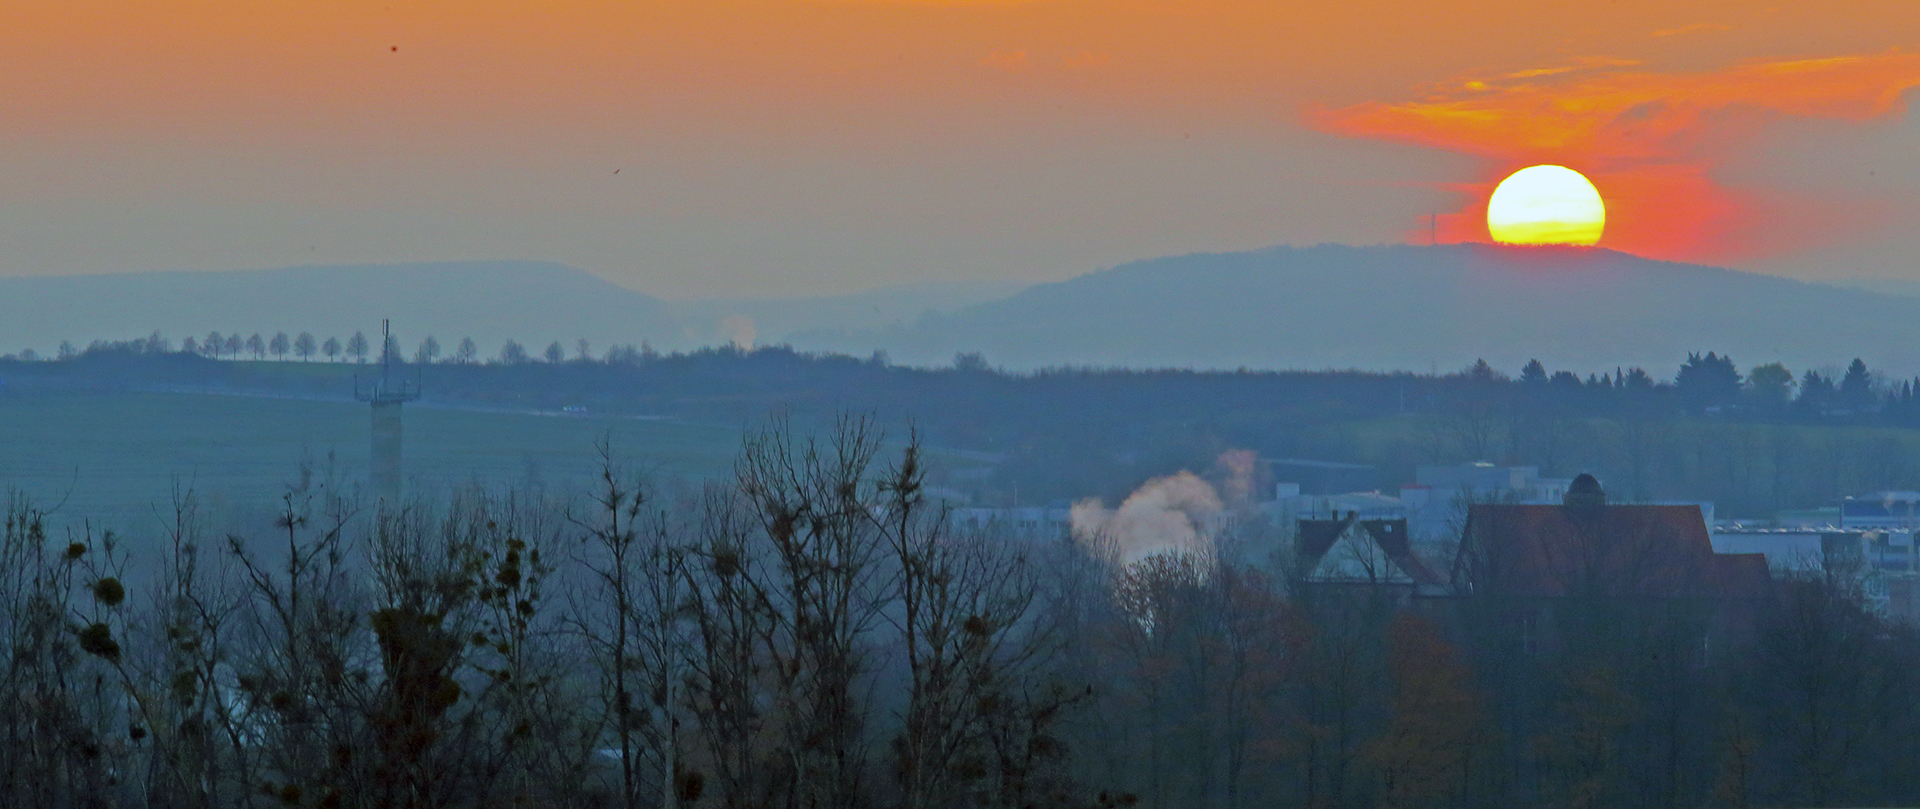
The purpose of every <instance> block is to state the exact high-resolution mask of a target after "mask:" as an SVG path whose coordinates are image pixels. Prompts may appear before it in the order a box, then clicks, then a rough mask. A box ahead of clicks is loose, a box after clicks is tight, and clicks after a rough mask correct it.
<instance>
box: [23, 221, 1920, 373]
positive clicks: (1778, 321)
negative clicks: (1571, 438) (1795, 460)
mask: <svg viewBox="0 0 1920 809" xmlns="http://www.w3.org/2000/svg"><path fill="white" fill-rule="evenodd" d="M736 313H737V314H739V315H746V316H747V317H746V318H745V319H744V320H743V319H742V318H739V317H737V316H736ZM923 313H924V314H923ZM1917 314H1920V307H1916V305H1915V302H1914V300H1913V299H1912V298H1910V297H1904V296H1899V295H1890V294H1884V293H1881V292H1875V291H1869V290H1862V289H1843V288H1839V287H1832V286H1824V285H1820V284H1810V283H1804V282H1800V281H1794V280H1790V279H1785V278H1778V277H1773V276H1766V275H1757V274H1753V273H1745V272H1738V271H1734V270H1727V269H1720V268H1716V267H1705V266H1699V265H1691V264H1682V263H1676V262H1664V261H1653V260H1649V259H1644V258H1639V257H1636V256H1632V255H1628V254H1625V253H1619V252H1615V251H1611V250H1604V249H1591V248H1515V247H1501V246H1493V245H1479V244H1466V245H1443V246H1439V247H1414V246H1380V247H1347V246H1337V245H1323V246H1318V247H1272V248H1266V249H1261V250H1251V251H1245V252H1234V253H1196V254H1192V255H1185V256H1170V257H1165V258H1156V259H1149V260H1145V261H1137V262H1132V263H1129V264H1124V265H1120V266H1118V267H1114V268H1111V269H1106V270H1100V271H1096V272H1091V273H1087V274H1085V275H1081V276H1079V277H1076V278H1072V279H1069V280H1066V281H1061V282H1058V283H1050V284H1041V285H1037V286H1032V287H1027V288H1025V289H1017V288H1015V287H1013V286H1011V285H1005V284H990V283H972V284H966V283H961V284H945V285H938V284H935V285H910V286H905V287H894V288H884V289H879V290H872V291H869V292H864V293H856V294H852V295H841V296H828V297H821V298H813V299H761V300H749V299H731V300H708V301H689V302H667V301H662V300H660V299H658V298H654V297H652V296H649V295H646V294H643V293H641V292H637V291H634V290H632V289H628V288H626V287H623V286H620V285H618V284H614V283H612V282H609V281H607V280H605V279H602V278H600V277H598V276H595V275H593V274H591V273H588V272H586V271H584V270H580V269H577V268H574V267H569V266H566V265H563V264H555V263H550V262H535V261H461V262H434V263H413V264H389V265H347V266H307V267H290V268H285V269H273V270H246V271H225V272H182V271H175V272H152V273H129V274H121V275H90V276H55V277H37V278H0V352H4V351H14V350H18V348H19V347H22V346H35V347H36V348H37V349H38V350H41V351H43V352H44V351H48V350H50V349H51V348H52V347H53V346H54V345H56V344H57V343H58V342H59V341H60V340H72V341H74V342H76V343H80V344H84V343H85V342H87V341H89V340H93V339H127V338H133V337H141V336H145V335H146V334H148V333H149V332H153V331H159V332H161V333H162V334H164V335H166V336H167V337H169V338H171V339H173V340H175V341H176V342H177V341H178V340H180V339H181V338H183V337H186V336H189V335H191V336H194V337H196V338H197V337H203V336H204V335H205V334H206V333H207V332H208V331H210V330H215V329H217V330H219V331H221V332H223V333H226V332H233V331H239V332H241V333H243V334H252V333H254V332H259V333H262V334H265V335H269V336H270V335H271V334H272V333H273V332H275V331H279V330H286V331H288V332H290V333H294V334H297V333H299V332H300V331H303V330H305V331H311V332H313V333H314V334H315V335H316V336H318V337H321V338H323V339H324V338H325V337H328V336H339V337H341V338H343V339H344V338H345V337H347V336H349V335H351V334H352V333H353V332H354V331H355V330H361V331H365V332H367V334H368V335H369V336H370V337H372V336H374V335H375V334H376V333H377V331H378V329H379V326H380V319H381V318H392V319H393V321H394V328H395V334H396V336H397V337H398V338H399V339H400V341H401V345H402V347H403V349H405V350H406V351H408V352H411V351H412V350H413V347H414V346H415V345H416V344H417V343H418V341H419V340H420V338H421V337H424V336H426V335H429V334H431V335H433V336H435V337H437V338H439V340H440V342H441V344H442V346H443V351H446V352H450V351H451V350H452V348H453V346H454V344H456V343H457V342H458V340H459V339H460V338H461V337H465V336H471V337H473V338H474V339H475V340H476V341H477V342H478V343H479V344H480V351H481V353H482V355H483V356H488V357H491V356H494V355H495V354H496V353H497V352H498V350H499V346H500V344H501V342H503V341H504V340H506V339H509V338H511V339H514V340H518V341H519V342H521V343H522V344H523V345H525V346H526V347H527V349H528V350H529V351H530V352H533V353H536V354H537V353H538V352H539V351H540V350H541V349H543V348H544V347H545V346H546V345H547V344H548V343H549V342H552V341H559V342H560V343H562V345H563V346H565V347H566V348H567V350H568V351H569V353H571V352H572V350H573V343H574V340H576V339H577V338H582V337H584V338H586V339H588V340H589V341H590V342H591V343H592V347H593V349H594V350H595V351H596V352H598V351H600V350H603V349H604V348H605V347H606V346H607V345H608V344H610V343H614V342H620V343H627V342H636V343H637V342H640V341H642V340H646V341H650V342H652V343H653V344H654V345H655V346H656V347H659V348H662V349H674V348H684V347H691V346H696V345H712V344H717V343H722V342H725V341H726V339H727V337H728V335H729V334H730V333H731V332H730V331H729V329H732V328H735V326H736V325H737V324H738V323H740V322H747V323H751V321H752V320H753V319H755V318H757V319H758V320H759V321H760V322H759V323H758V324H757V325H756V327H755V328H753V329H751V330H750V331H749V333H752V334H754V336H755V338H756V339H757V341H758V342H759V343H761V344H765V343H772V342H780V341H783V340H784V341H790V342H792V343H793V344H794V345H795V347H797V348H800V349H803V350H827V351H838V352H843V353H848V354H853V355H856V356H866V355H867V354H870V353H872V352H873V351H875V350H884V351H886V352H888V353H889V355H890V356H891V357H892V359H893V360H894V361H895V362H902V363H910V364H921V365H945V364H947V363H950V362H951V361H952V360H953V357H954V355H955V354H957V353H961V352H973V351H978V352H982V353H983V354H985V356H986V359H987V361H988V362H989V363H991V364H994V365H999V366H1003V367H1008V368H1012V369H1031V368H1039V367H1048V366H1061V365H1081V366H1111V367H1133V368H1151V367H1193V368H1213V369H1232V368H1237V367H1241V366H1246V367H1252V368H1303V369H1322V368H1356V369H1363V370H1413V371H1428V370H1436V369H1437V370H1442V371H1444V370H1450V369H1457V368H1460V367H1463V366H1465V365H1467V364H1469V363H1471V362H1473V361H1474V360H1475V359H1477V358H1485V359H1486V360H1487V361H1488V362H1490V363H1493V365H1494V366H1495V367H1498V368H1502V369H1505V370H1508V371H1516V370H1517V369H1518V368H1519V367H1520V366H1521V365H1522V364H1524V363H1525V362H1526V361H1527V360H1528V359H1530V358H1535V357H1537V358H1539V359H1541V360H1542V361H1544V362H1546V363H1547V364H1548V365H1549V367H1552V368H1555V369H1562V368H1567V369H1574V370H1577V371H1580V372H1582V373H1586V372H1590V371H1600V370H1609V371H1610V370H1612V369H1613V368H1615V367H1632V366H1640V367H1644V368H1646V369H1647V370H1648V371H1649V372H1651V373H1653V374H1654V375H1656V376H1662V377H1664V376H1668V375H1670V374H1671V371H1672V369H1673V368H1675V367H1677V366H1678V364H1679V363H1680V361H1682V360H1683V359H1685V357H1686V355H1687V353H1689V352H1694V351H1700V352H1704V351H1709V350H1712V351H1718V352H1721V353H1726V354H1731V355H1732V356H1733V357H1734V359H1735V360H1736V362H1738V363H1739V364H1740V366H1741V368H1742V369H1743V370H1744V369H1746V368H1749V367H1751V366H1753V365H1757V364H1760V363H1765V362H1773V361H1779V362H1784V363H1786V364H1787V366H1788V367H1789V368H1791V369H1793V370H1795V371H1796V372H1798V371H1801V370H1804V369H1805V368H1808V367H1815V368H1824V367H1828V366H1835V367H1838V366H1844V365H1845V363H1846V362H1847V361H1849V360H1851V359H1852V358H1854V357H1860V358H1862V359H1864V360H1866V361H1867V363H1868V364H1869V366H1871V367H1873V368H1875V369H1876V370H1881V371H1887V372H1891V373H1893V374H1897V375H1905V376H1910V375H1913V374H1915V373H1920V333H1917V332H1920V324H1916V323H1915V321H1916V319H1917V318H1916V315H1917ZM881 324H885V325H881Z"/></svg>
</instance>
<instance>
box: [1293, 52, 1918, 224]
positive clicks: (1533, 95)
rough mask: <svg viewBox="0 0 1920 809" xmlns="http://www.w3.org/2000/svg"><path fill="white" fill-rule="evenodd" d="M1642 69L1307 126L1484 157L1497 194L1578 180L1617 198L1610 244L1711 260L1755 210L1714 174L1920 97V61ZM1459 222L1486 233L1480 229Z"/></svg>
mask: <svg viewBox="0 0 1920 809" xmlns="http://www.w3.org/2000/svg"><path fill="white" fill-rule="evenodd" d="M1636 67H1637V66H1635V65H1631V64H1620V63H1617V62H1612V61H1604V60H1591V61H1588V62H1586V63H1581V64H1576V65H1570V66H1567V67H1564V68H1557V69H1554V68H1542V69H1534V70H1523V71H1519V72H1516V73H1511V74H1507V75H1504V76H1500V77H1497V78H1478V77H1473V78H1466V79H1460V80H1455V81H1451V82H1447V83H1445V84H1443V85H1438V86H1434V87H1431V88H1428V89H1427V90H1426V91H1425V92H1423V93H1420V94H1419V96H1420V97H1419V98H1418V100H1412V101H1399V102H1371V103H1364V104H1357V105H1353V106H1349V107H1342V108H1338V109H1320V110H1315V111H1312V112H1311V113H1310V114H1309V118H1310V120H1312V121H1313V122H1315V123H1316V125H1318V126H1320V127H1321V128H1323V129H1326V130H1329V131H1333V132H1339V133H1345V134H1350V135H1358V136H1363V137H1371V138H1383V139H1390V140H1399V141H1404V142H1410V143H1417V144H1422V145H1427V146H1434V147H1439V148H1443V149H1448V150H1452V151H1457V152H1462V153H1466V154H1471V155H1476V156H1479V157H1482V158H1485V159H1486V161H1487V170H1488V175H1487V177H1485V178H1483V183H1482V184H1483V185H1485V187H1486V189H1487V190H1490V189H1491V186H1492V183H1494V182H1497V181H1498V180H1499V179H1500V177H1501V176H1503V175H1504V174H1505V173H1506V172H1507V171H1511V170H1512V169H1515V168H1519V167H1521V166H1524V165H1531V164H1536V163H1558V164H1562V165H1566V166H1570V167H1573V168H1576V169H1578V170H1580V171H1581V172H1583V173H1585V174H1587V175H1588V176H1589V177H1591V178H1593V179H1594V181H1595V184H1596V185H1598V186H1599V187H1600V188H1601V191H1602V194H1603V195H1605V196H1606V197H1607V199H1608V202H1609V219H1610V220H1611V221H1612V222H1614V223H1616V224H1614V225H1610V226H1609V237H1608V240H1607V241H1608V243H1611V244H1614V245H1615V246H1620V247H1623V248H1625V249H1637V250H1639V251H1641V252H1649V253H1654V254H1661V255H1669V256H1674V257H1686V258H1699V257H1712V256H1718V255H1724V254H1725V253H1726V252H1727V251H1728V250H1729V249H1733V250H1735V251H1736V252H1737V245H1728V244H1725V243H1723V242H1722V241H1721V235H1722V234H1725V233H1728V232H1732V231H1733V230H1735V229H1737V227H1738V226H1739V225H1741V223H1738V222H1736V221H1734V220H1737V219H1738V218H1739V217H1740V216H1741V215H1742V212H1743V211H1744V210H1745V206H1743V204H1742V202H1741V200H1740V199H1739V198H1738V195H1737V194H1736V193H1734V192H1733V191H1731V190H1729V189H1726V188H1721V187H1719V186H1718V185H1716V184H1715V183H1714V182H1713V180H1712V175H1713V170H1714V169H1715V168H1716V167H1718V166H1720V165H1723V164H1724V162H1725V161H1726V160H1727V159H1729V158H1730V157H1732V156H1733V155H1735V154H1736V153H1737V152H1738V150H1739V148H1740V147H1741V146H1742V145H1744V144H1746V143H1748V142H1750V141H1751V140H1752V139H1753V138H1754V137H1755V136H1756V135H1758V134H1759V133H1760V132H1761V131H1763V130H1764V129H1765V128H1766V127H1767V126H1768V125H1769V124H1771V123H1773V122H1777V121H1779V120H1781V119H1783V118H1820V119H1836V120H1841V121H1851V122H1863V121H1868V120H1873V119H1877V118H1881V117H1883V116H1886V115H1888V114H1889V113H1891V112H1894V111H1896V110H1897V109H1899V108H1900V106H1901V99H1902V94H1903V93H1905V92H1906V91H1907V90H1909V89H1912V88H1915V87H1920V53H1905V52H1886V53H1879V54H1872V55H1860V56H1844V57H1834V58H1826V59H1807V60H1794V61H1756V62H1747V63H1742V64H1738V65H1734V66H1730V67H1727V68H1724V69H1720V70H1714V71H1705V72H1696V73H1661V72H1653V71H1646V70H1641V69H1635V68H1636ZM1480 196H1481V197H1483V196H1484V195H1483V194H1482V195H1480ZM1465 213H1470V211H1469V212H1465ZM1456 219H1458V220H1459V221H1460V222H1461V223H1462V224H1463V226H1467V227H1476V226H1473V225H1472V224H1471V223H1472V217H1467V216H1462V217H1456ZM1632 224H1641V225H1643V227H1638V228H1630V227H1627V226H1628V225H1632ZM1455 235H1456V236H1457V237H1467V236H1473V237H1474V238H1484V234H1483V233H1482V234H1479V235H1474V234H1472V233H1458V234H1455ZM1616 237H1617V238H1616Z"/></svg>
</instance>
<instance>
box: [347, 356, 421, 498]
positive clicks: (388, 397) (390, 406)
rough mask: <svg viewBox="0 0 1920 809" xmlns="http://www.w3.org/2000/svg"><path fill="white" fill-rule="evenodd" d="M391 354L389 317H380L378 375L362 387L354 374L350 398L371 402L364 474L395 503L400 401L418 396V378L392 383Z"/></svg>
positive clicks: (398, 480)
mask: <svg viewBox="0 0 1920 809" xmlns="http://www.w3.org/2000/svg"><path fill="white" fill-rule="evenodd" d="M393 354H394V351H393V325H392V321H390V320H382V321H380V379H379V380H377V381H375V382H373V383H372V384H371V385H369V386H368V387H367V388H365V389H362V388H361V387H360V375H359V374H355V375H354V377H353V398H355V399H359V400H360V401H363V402H367V403H368V404H371V405H373V452H372V456H371V458H370V460H371V469H370V470H369V471H370V472H371V474H370V475H369V476H368V477H369V478H370V482H371V483H372V484H373V491H374V494H375V495H377V496H378V497H380V498H381V499H383V500H385V501H387V502H388V503H393V504H395V505H397V504H398V503H399V501H400V437H401V432H400V405H402V404H404V403H406V402H411V401H413V400H415V399H418V398H420V379H416V380H414V382H413V384H411V385H409V384H407V380H405V379H401V380H399V382H398V384H395V381H394V379H393ZM422 373H423V374H424V371H423V372H422ZM422 378H424V377H422Z"/></svg>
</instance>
